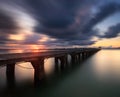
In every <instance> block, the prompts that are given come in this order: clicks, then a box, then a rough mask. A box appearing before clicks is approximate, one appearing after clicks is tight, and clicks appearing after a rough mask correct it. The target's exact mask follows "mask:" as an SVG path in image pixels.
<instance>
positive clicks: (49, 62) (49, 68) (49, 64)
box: [44, 58, 54, 75]
mask: <svg viewBox="0 0 120 97" xmlns="http://www.w3.org/2000/svg"><path fill="white" fill-rule="evenodd" d="M44 62H45V64H44V67H45V73H46V74H47V75H49V74H50V73H52V72H53V71H54V58H49V59H45V61H44Z"/></svg>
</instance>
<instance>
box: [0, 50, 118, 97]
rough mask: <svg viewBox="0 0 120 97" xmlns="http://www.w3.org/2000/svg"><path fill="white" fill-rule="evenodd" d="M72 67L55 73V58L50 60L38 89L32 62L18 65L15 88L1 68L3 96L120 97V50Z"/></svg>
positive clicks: (0, 84) (0, 82)
mask: <svg viewBox="0 0 120 97" xmlns="http://www.w3.org/2000/svg"><path fill="white" fill-rule="evenodd" d="M72 65H74V67H73V66H71V65H69V66H68V67H67V68H66V69H65V70H64V71H59V72H57V73H55V70H54V58H49V59H46V60H45V80H44V81H43V82H41V83H40V85H39V86H38V87H37V88H36V87H34V80H33V79H34V70H33V69H32V66H31V63H30V62H27V63H17V64H16V68H15V77H16V86H15V88H14V89H8V88H7V84H6V74H5V72H6V71H5V70H6V67H0V97H120V50H101V51H99V52H97V53H96V54H94V55H93V56H91V57H89V58H88V59H86V60H85V61H83V62H81V63H79V64H72ZM24 66H25V67H27V68H23V67H24ZM65 71H67V72H65Z"/></svg>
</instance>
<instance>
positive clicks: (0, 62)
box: [0, 48, 100, 87]
mask: <svg viewBox="0 0 120 97" xmlns="http://www.w3.org/2000/svg"><path fill="white" fill-rule="evenodd" d="M99 50H100V49H99V48H69V49H48V50H46V51H44V52H26V53H13V54H12V53H11V54H0V66H6V77H7V83H8V86H10V87H13V86H14V83H15V65H16V63H17V62H22V61H24V62H31V64H32V66H33V68H34V81H35V83H37V82H39V80H40V79H41V75H42V74H43V73H44V60H45V58H51V57H54V60H55V69H56V70H58V68H59V66H58V65H60V68H61V69H63V68H64V67H65V66H67V64H68V55H70V56H71V63H76V62H77V61H78V60H85V59H87V58H88V57H89V56H91V55H93V54H94V53H96V52H98V51H99Z"/></svg>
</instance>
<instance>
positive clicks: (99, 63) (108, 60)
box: [92, 50, 120, 82]
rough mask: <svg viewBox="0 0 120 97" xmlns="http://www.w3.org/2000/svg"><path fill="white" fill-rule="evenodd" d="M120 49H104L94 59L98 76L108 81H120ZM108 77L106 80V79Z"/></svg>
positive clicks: (93, 68)
mask: <svg viewBox="0 0 120 97" xmlns="http://www.w3.org/2000/svg"><path fill="white" fill-rule="evenodd" d="M119 58H120V50H102V51H100V52H98V53H97V54H96V56H95V57H94V58H93V59H92V62H93V64H92V70H93V71H94V72H95V74H96V77H98V78H99V79H101V80H104V81H106V80H107V81H108V82H113V81H115V82H119V81H120V59H119ZM105 79H106V80H105Z"/></svg>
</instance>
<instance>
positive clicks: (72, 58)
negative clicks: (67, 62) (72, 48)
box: [71, 54, 76, 64]
mask: <svg viewBox="0 0 120 97" xmlns="http://www.w3.org/2000/svg"><path fill="white" fill-rule="evenodd" d="M71 63H72V64H74V63H76V55H75V54H71Z"/></svg>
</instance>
